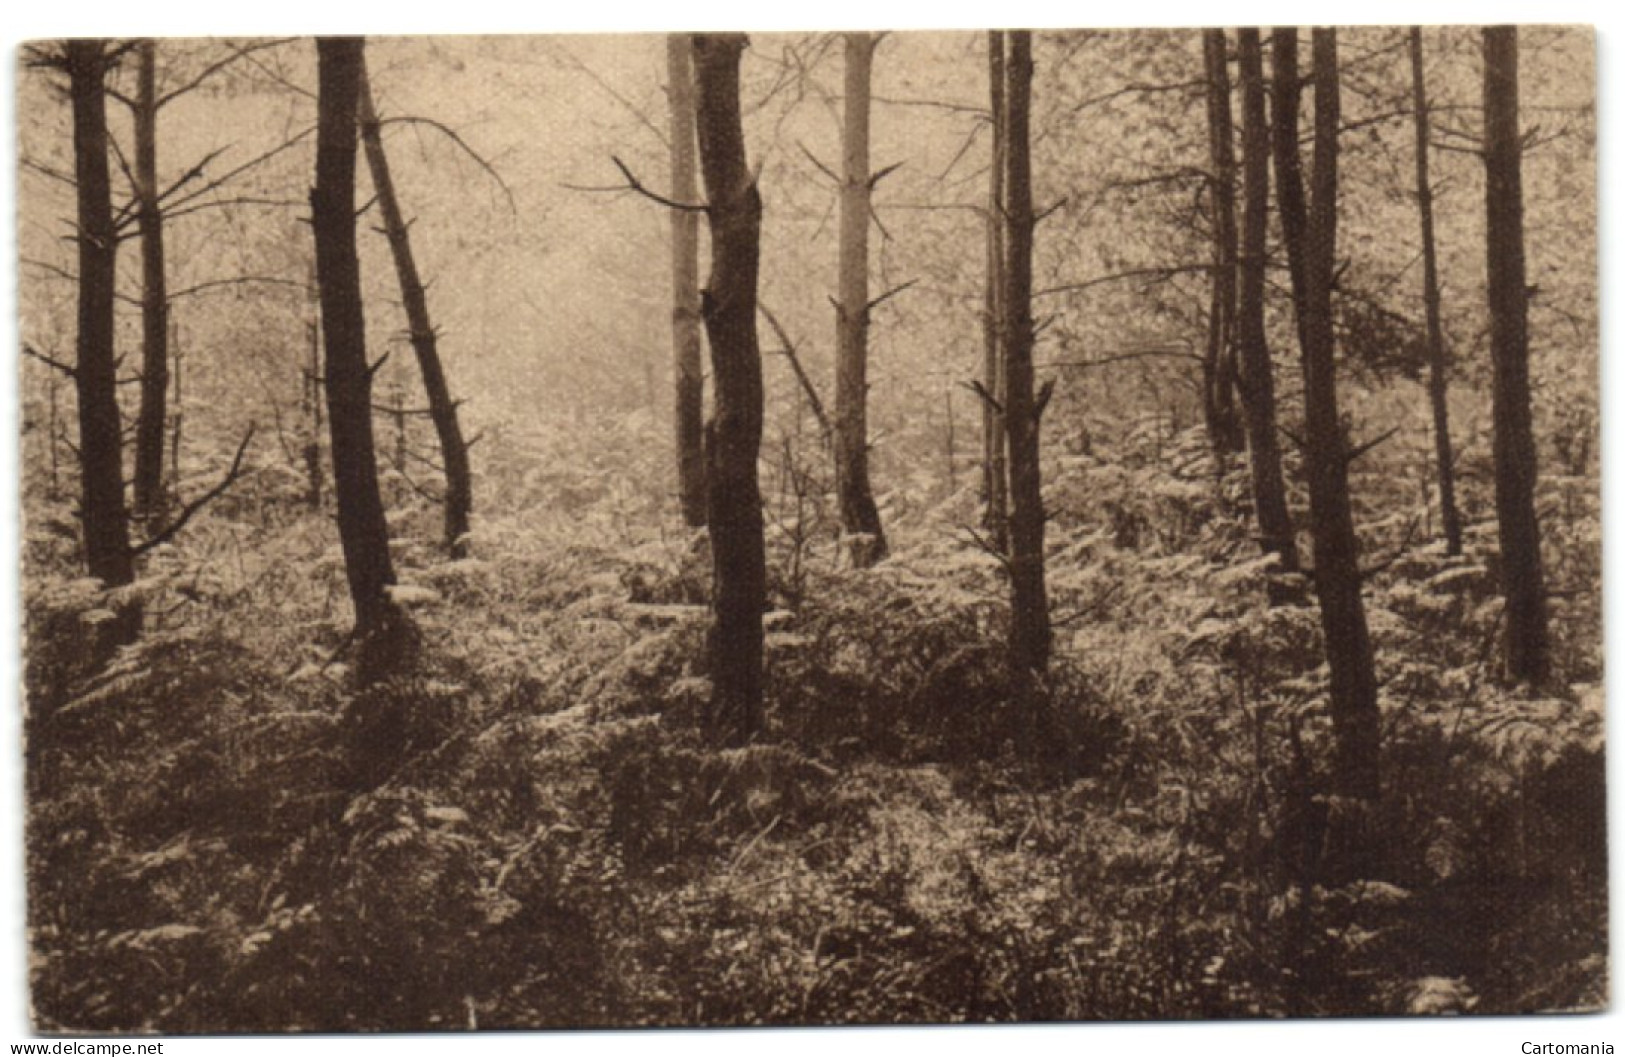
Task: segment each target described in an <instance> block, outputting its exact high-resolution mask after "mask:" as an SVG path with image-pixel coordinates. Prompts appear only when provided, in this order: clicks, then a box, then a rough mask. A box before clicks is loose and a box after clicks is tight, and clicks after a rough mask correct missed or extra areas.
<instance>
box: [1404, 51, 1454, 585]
mask: <svg viewBox="0 0 1625 1057" xmlns="http://www.w3.org/2000/svg"><path fill="white" fill-rule="evenodd" d="M1410 44H1411V91H1412V94H1413V98H1414V99H1415V103H1416V211H1417V213H1418V214H1419V215H1420V217H1421V220H1422V302H1423V304H1424V306H1425V307H1426V309H1427V321H1428V401H1429V402H1430V403H1431V404H1432V405H1433V451H1434V457H1435V459H1436V461H1437V462H1438V464H1439V516H1440V518H1441V519H1442V520H1443V521H1444V539H1445V553H1447V554H1449V555H1451V556H1452V557H1454V556H1455V555H1458V554H1460V553H1461V515H1460V514H1459V513H1458V512H1457V510H1456V468H1455V457H1454V455H1453V454H1452V453H1451V450H1450V405H1449V403H1448V402H1447V401H1446V399H1445V394H1446V389H1447V385H1448V383H1447V382H1446V380H1445V371H1446V368H1447V367H1448V364H1447V363H1446V361H1445V351H1444V324H1443V322H1442V321H1441V320H1440V313H1439V254H1438V249H1437V247H1436V245H1435V243H1434V238H1433V185H1432V183H1431V182H1430V181H1429V179H1428V152H1429V150H1430V148H1429V146H1428V142H1429V133H1428V125H1429V115H1428V95H1427V81H1426V78H1425V77H1424V75H1423V73H1422V27H1421V26H1412V27H1411V39H1410Z"/></svg>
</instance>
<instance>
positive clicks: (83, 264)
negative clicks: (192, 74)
mask: <svg viewBox="0 0 1625 1057" xmlns="http://www.w3.org/2000/svg"><path fill="white" fill-rule="evenodd" d="M66 60H67V70H68V79H69V94H70V96H71V98H72V101H73V156H74V179H75V182H76V185H77V188H78V232H77V235H78V245H79V321H78V326H79V332H78V338H77V356H78V360H77V362H76V364H75V365H74V375H73V376H74V381H75V383H76V386H77V389H78V399H79V480H80V518H81V521H82V523H83V525H84V545H85V567H86V569H87V571H88V572H89V573H90V575H91V576H92V577H94V578H96V579H98V580H100V581H102V583H103V584H105V585H106V586H108V587H122V586H123V585H125V584H128V583H130V582H131V581H132V580H134V579H135V561H134V557H133V555H132V553H131V551H130V519H129V511H128V510H127V509H126V508H125V505H124V471H123V437H122V433H123V430H122V427H121V423H120V421H119V407H118V381H117V377H116V374H117V361H116V358H115V357H114V348H113V297H114V291H115V285H114V283H115V266H116V263H117V255H118V232H117V230H116V229H115V227H114V221H113V205H112V184H111V179H110V176H109V173H108V167H107V148H108V141H107V94H106V77H107V70H108V66H109V60H108V49H107V46H106V42H105V41H101V40H72V41H69V42H68V44H67V55H66ZM140 626H141V612H140V610H139V609H138V608H136V607H134V606H129V607H126V608H125V609H124V610H123V611H122V612H121V613H120V614H119V617H118V619H117V620H116V621H115V622H114V626H113V627H112V628H111V629H110V632H109V634H110V641H112V642H128V641H130V640H131V639H133V638H134V637H135V635H136V633H137V632H138V631H139V630H140Z"/></svg>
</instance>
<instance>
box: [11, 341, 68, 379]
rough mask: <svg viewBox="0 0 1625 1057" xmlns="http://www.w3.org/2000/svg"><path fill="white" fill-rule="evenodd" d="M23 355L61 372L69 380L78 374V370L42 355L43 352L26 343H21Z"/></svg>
mask: <svg viewBox="0 0 1625 1057" xmlns="http://www.w3.org/2000/svg"><path fill="white" fill-rule="evenodd" d="M23 355H25V356H32V357H33V358H34V359H36V360H38V361H39V362H41V363H43V364H45V365H46V366H47V367H54V368H55V369H56V370H59V371H61V372H62V373H63V374H65V375H67V376H68V377H69V378H74V377H77V376H78V374H79V372H78V370H76V369H75V368H73V367H70V366H68V365H67V364H65V363H63V362H62V361H61V360H58V359H55V358H54V357H51V356H47V355H45V353H43V352H41V351H39V350H38V349H36V348H34V346H32V345H30V344H28V342H26V341H25V342H23Z"/></svg>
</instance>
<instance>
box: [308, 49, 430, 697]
mask: <svg viewBox="0 0 1625 1057" xmlns="http://www.w3.org/2000/svg"><path fill="white" fill-rule="evenodd" d="M362 47H363V43H362V40H361V38H359V37H339V38H333V37H326V38H322V39H320V40H318V41H317V42H316V54H317V76H318V80H317V124H316V186H315V187H314V188H313V189H312V191H311V194H310V204H311V217H312V227H313V229H314V231H315V237H316V280H317V286H318V288H319V290H320V295H321V307H322V334H323V337H324V338H325V342H326V352H327V371H326V375H325V380H326V386H327V421H328V429H329V439H330V442H331V445H332V450H333V492H334V495H335V497H336V498H337V500H338V521H339V539H340V542H341V543H342V544H343V547H344V568H345V572H346V574H347V576H348V578H349V584H350V599H351V601H352V602H353V603H354V605H355V620H356V632H355V637H356V641H357V646H358V651H359V652H358V661H357V666H356V674H357V680H358V682H360V684H361V685H363V686H366V685H370V684H371V683H374V682H377V681H378V680H380V679H381V678H383V677H385V676H386V675H388V674H390V673H392V672H394V671H396V670H398V669H399V668H400V666H401V665H402V662H404V661H405V660H407V659H408V657H407V655H406V651H407V650H409V648H410V642H411V638H412V631H411V626H410V623H409V622H408V621H407V619H406V616H405V614H403V613H401V612H400V611H399V610H398V609H397V608H396V606H395V604H394V602H393V601H392V600H391V599H390V597H389V587H390V585H392V584H393V583H394V582H395V570H394V567H393V565H392V564H391V562H390V556H389V528H388V526H387V525H386V524H385V521H384V504H383V500H382V498H381V497H380V495H379V491H378V462H377V456H376V453H375V449H374V445H373V431H372V368H371V366H370V365H369V364H368V363H367V338H366V328H365V323H364V319H363V313H362V304H361V267H360V264H359V262H358V261H357V259H356V211H355V169H356V130H357V124H356V116H357V106H358V103H359V100H360V93H361V85H362V76H363V71H362Z"/></svg>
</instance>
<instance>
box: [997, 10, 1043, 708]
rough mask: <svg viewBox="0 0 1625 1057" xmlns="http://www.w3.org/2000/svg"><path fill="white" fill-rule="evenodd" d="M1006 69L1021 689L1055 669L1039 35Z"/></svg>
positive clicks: (1014, 571) (1011, 437)
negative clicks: (1044, 463) (1037, 342)
mask: <svg viewBox="0 0 1625 1057" xmlns="http://www.w3.org/2000/svg"><path fill="white" fill-rule="evenodd" d="M1009 39H1010V53H1009V58H1008V61H1007V62H1006V66H1005V73H1006V85H1005V137H1006V138H1005V152H1006V157H1005V187H1004V190H1005V199H1006V201H1005V246H1006V261H1005V283H1004V317H1005V326H1004V354H1005V370H1004V377H1005V401H1004V410H1005V433H1006V436H1007V438H1008V443H1009V446H1010V608H1011V624H1010V667H1011V671H1012V674H1013V675H1014V676H1015V678H1016V679H1017V680H1018V682H1020V683H1025V682H1027V681H1029V680H1031V679H1033V678H1035V677H1042V676H1043V675H1044V673H1045V671H1046V669H1047V668H1048V666H1049V654H1050V623H1049V600H1048V596H1047V593H1046V590H1045V586H1044V498H1043V491H1042V488H1043V481H1042V476H1041V473H1040V469H1039V444H1038V427H1039V417H1040V416H1041V415H1042V414H1043V406H1042V403H1041V401H1039V400H1037V399H1035V397H1034V395H1033V309H1032V275H1033V271H1032V268H1033V263H1032V253H1033V224H1034V221H1033V197H1032V170H1031V160H1030V156H1029V139H1028V114H1029V109H1030V100H1031V93H1032V77H1033V60H1032V33H1031V32H1030V31H1027V30H1012V31H1011V32H1010V38H1009Z"/></svg>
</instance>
